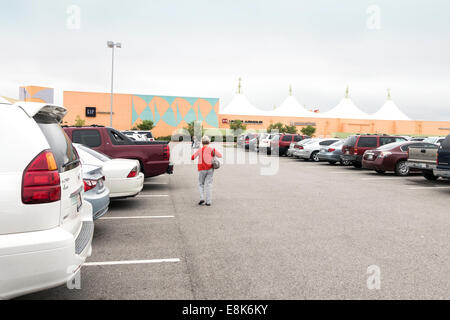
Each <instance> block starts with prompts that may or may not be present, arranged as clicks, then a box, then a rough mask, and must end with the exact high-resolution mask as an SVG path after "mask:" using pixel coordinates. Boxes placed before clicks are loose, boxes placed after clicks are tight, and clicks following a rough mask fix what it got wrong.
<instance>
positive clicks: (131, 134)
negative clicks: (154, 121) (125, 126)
mask: <svg viewBox="0 0 450 320" xmlns="http://www.w3.org/2000/svg"><path fill="white" fill-rule="evenodd" d="M122 133H123V134H124V135H126V136H127V137H128V138H130V139H131V140H133V141H149V140H148V139H147V136H144V135H141V134H139V133H135V132H126V131H122Z"/></svg>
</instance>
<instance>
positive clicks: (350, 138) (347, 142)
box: [344, 136, 358, 147]
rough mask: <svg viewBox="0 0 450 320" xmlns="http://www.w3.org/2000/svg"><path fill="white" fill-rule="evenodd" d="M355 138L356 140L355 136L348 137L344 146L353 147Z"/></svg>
mask: <svg viewBox="0 0 450 320" xmlns="http://www.w3.org/2000/svg"><path fill="white" fill-rule="evenodd" d="M357 138H358V137H357V136H351V137H348V138H347V140H345V142H344V145H346V146H349V147H354V146H355V144H356V140H357Z"/></svg>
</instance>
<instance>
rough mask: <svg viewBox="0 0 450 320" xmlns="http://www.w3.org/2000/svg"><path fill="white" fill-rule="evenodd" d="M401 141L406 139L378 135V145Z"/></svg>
mask: <svg viewBox="0 0 450 320" xmlns="http://www.w3.org/2000/svg"><path fill="white" fill-rule="evenodd" d="M402 141H406V139H405V138H403V137H380V146H383V145H385V144H389V143H393V142H402Z"/></svg>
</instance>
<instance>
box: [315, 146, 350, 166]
mask: <svg viewBox="0 0 450 320" xmlns="http://www.w3.org/2000/svg"><path fill="white" fill-rule="evenodd" d="M343 145H344V141H338V142H335V143H333V144H331V145H329V146H325V147H322V148H321V149H320V151H319V154H318V157H319V160H320V161H327V162H328V163H330V164H335V163H337V162H340V163H341V164H342V165H344V166H348V165H350V164H351V163H350V161H348V160H342V159H341V154H342V146H343Z"/></svg>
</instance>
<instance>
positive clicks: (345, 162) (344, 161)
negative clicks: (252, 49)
mask: <svg viewBox="0 0 450 320" xmlns="http://www.w3.org/2000/svg"><path fill="white" fill-rule="evenodd" d="M339 162H340V163H341V165H343V166H346V167H347V166H349V165H351V164H352V163H351V162H350V161H348V160H341V161H339Z"/></svg>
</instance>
